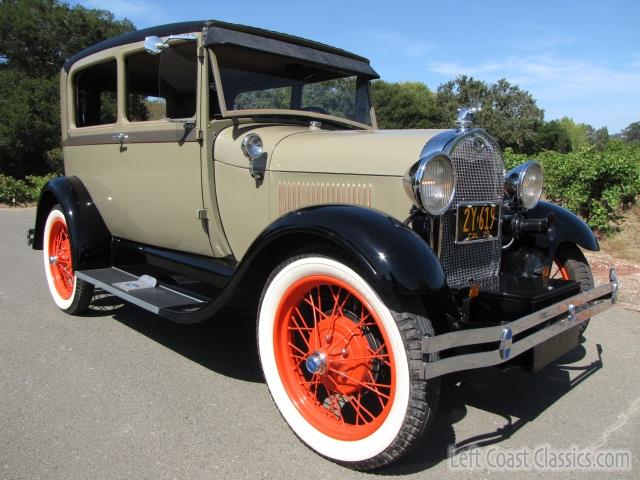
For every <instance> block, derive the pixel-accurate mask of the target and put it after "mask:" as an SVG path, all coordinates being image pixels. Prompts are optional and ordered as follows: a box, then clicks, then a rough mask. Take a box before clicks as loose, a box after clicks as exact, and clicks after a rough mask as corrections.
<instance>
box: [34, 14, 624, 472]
mask: <svg viewBox="0 0 640 480" xmlns="http://www.w3.org/2000/svg"><path fill="white" fill-rule="evenodd" d="M376 78H378V75H377V74H376V72H375V71H374V70H373V69H372V67H371V66H370V64H369V61H368V60H367V59H365V58H363V57H360V56H358V55H354V54H352V53H349V52H346V51H344V50H340V49H337V48H334V47H330V46H327V45H324V44H320V43H317V42H313V41H309V40H305V39H302V38H298V37H294V36H289V35H284V34H280V33H276V32H272V31H266V30H261V29H257V28H252V27H246V26H240V25H234V24H228V23H223V22H217V21H208V22H204V21H203V22H189V23H176V24H171V25H164V26H158V27H154V28H149V29H146V30H139V31H134V32H131V33H127V34H124V35H121V36H118V37H115V38H112V39H109V40H106V41H104V42H102V43H99V44H96V45H94V46H91V47H89V48H88V49H86V50H84V51H81V52H80V53H78V54H76V55H75V56H73V57H71V58H69V59H68V60H67V62H66V63H65V64H64V68H63V69H62V71H61V76H60V99H61V103H60V106H61V120H62V146H63V151H64V166H65V173H66V176H64V177H60V178H56V179H54V180H52V181H51V182H49V183H48V184H47V185H46V186H45V187H44V189H43V191H42V194H41V196H40V200H39V203H38V209H37V217H36V222H35V228H34V229H30V231H29V232H28V236H29V241H30V243H32V244H33V248H34V249H37V250H42V251H43V256H44V270H45V275H46V279H47V282H48V286H49V289H50V291H51V295H52V297H53V300H54V302H55V303H56V305H57V306H58V307H60V308H61V309H62V310H63V311H65V312H67V313H69V314H81V313H82V312H84V311H85V310H87V308H88V307H89V306H90V304H91V301H92V296H93V294H94V291H95V289H99V290H100V291H101V292H108V293H110V294H113V295H115V296H116V297H120V298H121V299H123V300H125V301H127V302H131V303H133V304H135V305H137V306H139V307H141V308H143V309H146V310H148V311H151V312H153V313H155V314H157V315H160V316H162V317H165V318H168V319H170V320H173V321H175V322H179V323H183V324H193V323H196V322H201V321H203V320H208V319H212V320H211V321H214V322H229V321H235V320H234V319H235V318H238V316H234V315H232V314H230V313H224V314H219V315H215V314H217V313H219V312H221V310H223V309H224V311H225V312H229V311H234V310H235V311H241V312H257V322H256V323H257V343H258V351H259V354H260V361H261V364H262V369H263V372H264V377H265V380H266V384H267V386H268V388H269V391H270V393H271V395H272V397H273V400H274V402H275V404H276V406H277V407H278V409H279V411H280V412H281V413H282V416H283V417H284V419H285V421H286V422H287V423H288V424H289V426H290V427H291V429H292V430H293V431H294V432H295V434H296V435H297V436H298V437H299V438H300V439H301V440H302V441H303V442H304V443H306V444H307V445H308V446H309V447H311V448H312V449H313V450H315V451H316V452H318V453H319V454H321V455H323V456H325V457H327V458H329V459H331V460H333V461H335V462H338V463H341V464H344V465H347V466H349V467H351V468H355V469H360V470H367V469H373V468H377V467H380V466H382V465H385V464H388V463H390V462H392V461H394V460H396V459H398V458H400V457H402V456H403V454H405V452H407V451H408V450H409V449H410V448H411V447H412V446H414V445H415V444H416V443H417V442H418V441H419V439H420V438H421V437H422V436H423V434H425V433H426V435H429V433H428V426H429V424H430V421H431V419H432V418H433V417H434V411H435V409H436V407H437V404H438V396H439V385H440V383H439V381H440V378H439V377H441V376H442V375H445V374H448V373H452V372H458V371H462V370H467V369H472V368H478V367H486V366H494V365H501V364H506V365H513V366H519V367H522V368H528V369H531V370H538V369H540V368H542V367H543V366H544V365H546V364H548V363H549V362H551V361H553V360H555V359H556V358H558V357H559V356H561V355H562V354H564V353H566V352H567V351H569V350H571V349H573V348H574V347H575V346H576V345H577V344H578V341H579V336H580V334H581V333H583V332H584V329H585V327H586V325H587V322H588V320H589V319H590V318H591V317H593V316H594V315H596V314H597V313H599V312H602V311H604V310H605V309H607V308H608V307H610V306H611V305H612V304H613V303H614V302H615V300H616V293H617V286H618V285H617V281H616V277H615V272H614V271H612V272H611V281H610V282H608V283H605V284H603V285H601V286H599V287H594V282H593V278H592V275H591V271H590V268H589V265H588V263H587V261H586V259H585V257H584V256H583V254H582V253H581V248H583V249H587V250H598V248H599V247H598V242H597V240H596V238H595V237H594V235H593V233H592V232H591V230H590V229H589V228H588V227H587V225H586V224H585V223H584V222H583V221H582V220H580V219H579V218H578V217H576V216H575V215H574V214H572V213H570V212H569V211H567V210H565V209H563V208H560V207H558V206H556V205H553V204H551V203H548V202H545V201H542V200H541V199H540V198H541V194H542V189H543V175H542V171H541V168H540V165H539V164H538V163H536V162H534V161H529V162H526V163H525V164H523V165H521V166H519V167H517V168H515V169H514V170H512V171H510V172H506V173H505V171H504V166H503V159H502V156H501V151H500V148H499V146H498V145H497V144H496V142H495V141H494V140H493V139H492V137H491V136H490V135H489V134H488V133H487V132H485V131H483V130H481V129H478V128H473V127H472V125H471V116H472V113H473V111H474V109H461V112H460V117H459V119H458V123H457V125H452V127H455V128H452V129H449V130H379V129H378V128H377V124H376V117H375V113H374V109H373V107H372V105H371V100H370V90H369V84H370V81H371V80H373V79H376ZM214 315H215V316H214ZM240 318H242V317H240ZM247 348H248V349H250V348H252V345H251V344H248V345H247Z"/></svg>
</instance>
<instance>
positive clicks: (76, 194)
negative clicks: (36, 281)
mask: <svg viewBox="0 0 640 480" xmlns="http://www.w3.org/2000/svg"><path fill="white" fill-rule="evenodd" d="M56 204H59V205H60V206H61V207H62V211H63V212H64V214H65V217H66V219H67V227H68V229H69V232H70V233H71V238H72V244H71V249H72V251H71V258H72V261H73V266H74V268H75V269H76V270H84V269H90V268H100V267H104V266H108V265H110V258H111V257H110V245H111V234H110V233H109V229H108V228H107V226H106V225H105V223H104V221H103V219H102V216H101V215H100V212H99V211H98V209H97V207H96V205H95V203H94V202H93V200H92V199H91V196H90V195H89V192H88V191H87V189H86V188H85V186H84V185H83V184H82V182H81V181H80V179H79V178H77V177H58V178H54V179H53V180H50V181H49V182H47V184H46V185H45V186H44V187H43V188H42V192H41V193H40V199H39V200H38V209H37V212H36V225H35V232H34V239H33V240H34V241H33V248H34V249H35V250H42V248H43V236H44V226H45V223H46V221H47V216H48V215H49V212H50V211H51V209H52V208H53V207H54V206H55V205H56Z"/></svg>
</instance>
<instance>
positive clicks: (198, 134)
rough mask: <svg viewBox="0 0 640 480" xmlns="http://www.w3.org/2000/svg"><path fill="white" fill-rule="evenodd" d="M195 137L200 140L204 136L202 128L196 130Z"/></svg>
mask: <svg viewBox="0 0 640 480" xmlns="http://www.w3.org/2000/svg"><path fill="white" fill-rule="evenodd" d="M196 138H197V139H198V141H202V139H203V138H204V135H203V133H202V129H201V128H199V129H198V130H197V131H196Z"/></svg>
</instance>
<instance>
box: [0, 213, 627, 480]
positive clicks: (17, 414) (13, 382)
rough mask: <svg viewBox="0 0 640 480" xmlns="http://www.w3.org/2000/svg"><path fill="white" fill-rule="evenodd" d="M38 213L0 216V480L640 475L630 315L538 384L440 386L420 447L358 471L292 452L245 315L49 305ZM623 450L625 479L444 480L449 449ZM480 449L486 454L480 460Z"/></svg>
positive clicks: (609, 323)
mask: <svg viewBox="0 0 640 480" xmlns="http://www.w3.org/2000/svg"><path fill="white" fill-rule="evenodd" d="M34 215H35V211H34V210H33V209H18V210H14V209H0V365H1V366H0V478H2V479H17V478H22V479H30V480H34V479H39V478H47V479H49V478H51V479H76V478H77V479H101V478H109V479H111V478H136V479H147V478H148V479H165V478H177V479H185V478H194V479H196V478H225V479H226V478H229V479H235V478H278V479H281V478H282V479H284V478H296V479H314V478H334V479H338V478H339V479H343V478H365V477H370V478H372V479H373V478H379V477H383V476H386V475H390V476H398V475H400V476H403V477H406V478H421V479H424V478H438V479H444V478H464V477H469V478H488V477H491V478H525V477H526V478H541V477H544V478H548V477H562V478H576V477H580V478H582V477H587V478H602V477H605V476H606V477H609V476H611V477H615V478H639V477H640V475H639V474H638V471H640V382H639V380H640V375H639V370H638V367H639V364H640V353H639V352H638V350H639V348H638V345H639V340H640V314H638V313H635V312H631V311H627V310H624V309H622V308H620V307H616V308H615V309H613V310H609V311H608V312H606V313H604V314H601V315H600V316H599V317H597V318H596V319H595V320H594V321H592V323H591V325H590V327H589V331H588V335H587V339H586V341H584V342H583V343H582V344H581V345H580V346H579V347H578V348H577V349H576V350H575V351H574V352H571V353H570V354H568V355H567V356H565V357H564V358H562V359H561V360H560V361H558V362H556V363H555V364H554V365H552V366H550V367H547V368H546V369H544V370H543V371H542V372H540V373H539V374H536V375H531V374H529V373H526V372H522V371H517V370H507V371H503V370H497V369H484V370H478V371H473V372H467V373H465V374H462V375H457V376H450V377H446V378H444V380H443V391H442V398H441V408H440V410H439V413H438V416H437V418H436V421H435V423H434V425H433V427H432V430H431V432H430V435H429V437H428V438H427V439H426V440H425V441H424V442H423V443H422V444H421V445H420V446H419V447H418V448H417V450H416V451H415V452H414V453H412V454H411V455H410V456H408V457H407V458H406V459H405V460H403V461H401V462H400V463H397V464H395V465H393V466H391V467H388V468H386V469H385V470H383V471H382V472H378V473H376V474H364V473H358V472H354V471H351V470H348V469H345V468H343V467H341V466H338V465H335V464H333V463H331V462H329V461H327V460H324V459H323V458H321V457H319V456H318V455H316V454H314V453H313V452H312V451H310V450H309V449H307V448H306V447H305V446H304V445H302V444H301V443H300V442H299V441H298V440H297V439H296V438H295V436H294V435H293V434H292V433H291V432H290V430H289V429H288V427H287V426H286V425H285V424H284V422H283V420H282V419H281V418H280V415H279V414H278V412H277V411H276V408H275V406H274V405H273V403H272V401H271V398H270V396H269V393H268V391H267V388H266V386H265V384H264V382H263V380H262V378H261V372H260V367H259V364H258V358H257V353H256V348H255V330H254V325H253V323H252V321H253V320H252V319H249V318H236V317H232V316H220V317H217V318H215V319H213V320H212V321H210V322H208V323H207V324H203V325H196V326H191V327H184V326H178V325H174V324H172V323H170V322H168V321H165V320H163V319H160V318H156V317H154V316H153V315H151V314H147V313H146V312H143V311H142V310H140V309H138V308H136V307H133V306H126V305H125V306H122V305H120V304H119V303H118V302H116V301H114V300H113V299H112V298H107V297H104V298H101V299H99V302H100V303H99V306H98V307H97V308H96V309H94V310H93V311H92V312H91V313H90V314H88V315H86V316H82V317H71V316H67V315H65V314H64V313H62V312H61V311H59V310H58V309H57V308H56V307H55V305H54V303H53V301H52V300H51V299H50V298H49V293H48V291H47V286H46V282H45V278H44V272H43V265H42V255H41V252H37V251H33V250H31V249H30V248H27V245H26V243H25V240H26V237H25V231H26V229H27V228H28V227H30V226H32V225H33V218H34ZM543 444H546V445H549V446H550V447H552V448H569V447H571V446H573V447H576V446H577V447H583V448H586V447H594V446H597V447H598V448H609V449H627V450H629V451H630V452H631V454H632V456H633V464H634V468H633V470H632V471H621V472H612V473H611V474H606V473H603V472H587V473H585V472H581V473H572V472H563V473H556V472H545V471H538V470H533V471H528V472H517V473H516V474H514V473H513V472H508V471H506V472H504V471H503V472H500V471H485V470H483V469H475V470H471V471H465V472H459V471H452V470H451V469H450V468H449V463H448V461H447V448H448V446H450V445H453V446H454V448H456V449H461V448H463V447H474V446H475V447H477V448H480V449H483V450H484V451H486V450H487V449H489V448H494V449H495V448H501V449H513V448H521V447H535V446H539V445H543ZM483 450H481V451H483Z"/></svg>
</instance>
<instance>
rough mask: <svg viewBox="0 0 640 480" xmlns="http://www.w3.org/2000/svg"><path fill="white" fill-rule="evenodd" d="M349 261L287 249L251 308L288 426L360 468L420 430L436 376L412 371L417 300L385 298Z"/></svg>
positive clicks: (412, 440)
mask: <svg viewBox="0 0 640 480" xmlns="http://www.w3.org/2000/svg"><path fill="white" fill-rule="evenodd" d="M348 263H349V262H348V261H343V260H342V259H334V258H328V257H324V256H319V255H317V254H307V255H301V256H297V257H293V258H291V259H289V260H288V261H286V262H284V263H283V264H281V265H280V266H278V268H276V270H275V271H274V272H273V273H272V275H271V276H270V278H269V280H268V281H267V283H266V286H265V288H264V291H263V294H262V299H261V302H260V307H259V311H258V349H259V352H260V359H261V362H262V369H263V372H264V376H265V379H266V383H267V386H268V387H269V391H270V392H271V395H272V397H273V400H274V401H275V403H276V405H277V407H278V409H279V410H280V413H281V414H282V416H283V417H284V419H285V421H286V422H287V423H288V425H289V426H290V427H291V429H292V430H293V431H294V432H295V433H296V435H297V436H298V437H299V438H300V439H301V440H302V441H303V442H304V443H305V444H306V445H307V446H309V447H310V448H311V449H313V450H315V451H316V452H318V453H320V454H321V455H323V456H325V457H327V458H329V459H331V460H333V461H336V462H338V463H341V464H344V465H346V466H349V467H351V468H355V469H358V470H369V469H373V468H377V467H381V466H383V465H386V464H388V463H390V462H392V461H394V460H396V459H398V458H400V457H401V456H402V455H404V454H405V453H406V452H407V451H408V450H409V449H410V448H411V447H413V446H414V445H415V444H416V443H417V442H418V441H419V439H420V438H421V436H422V434H423V433H424V431H425V429H426V427H427V425H428V423H429V422H430V420H431V418H432V417H433V413H434V408H435V406H436V403H437V398H438V394H439V382H438V381H437V380H434V381H428V382H425V381H424V380H420V379H419V378H418V377H419V373H420V369H421V366H422V349H421V345H422V342H421V341H422V337H423V336H424V335H433V329H432V327H431V324H430V322H429V320H428V319H427V318H426V315H424V312H423V309H422V307H421V305H420V304H419V303H418V302H414V301H408V300H401V299H399V298H395V299H393V300H392V302H391V303H392V305H391V308H389V306H388V305H386V304H385V303H384V302H383V301H382V299H381V298H380V297H379V296H378V294H377V293H376V291H375V290H374V289H373V288H372V286H371V283H370V282H368V281H367V280H365V278H364V277H363V276H362V275H361V274H360V273H358V272H357V271H356V269H354V268H352V267H351V266H349V265H348Z"/></svg>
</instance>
